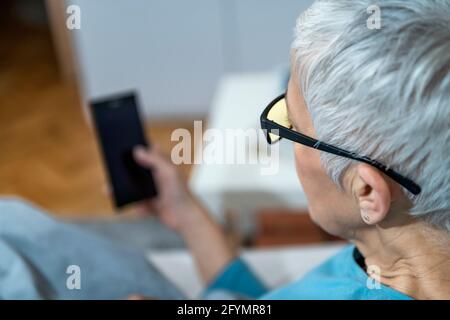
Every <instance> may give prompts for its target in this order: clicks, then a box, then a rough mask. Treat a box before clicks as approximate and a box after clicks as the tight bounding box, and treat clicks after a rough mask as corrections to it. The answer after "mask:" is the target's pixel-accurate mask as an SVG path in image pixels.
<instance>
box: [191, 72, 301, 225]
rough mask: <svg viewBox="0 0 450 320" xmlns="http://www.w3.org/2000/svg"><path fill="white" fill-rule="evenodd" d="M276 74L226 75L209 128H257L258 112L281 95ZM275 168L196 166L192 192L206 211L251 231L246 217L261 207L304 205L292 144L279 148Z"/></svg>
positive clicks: (280, 81) (279, 76)
mask: <svg viewBox="0 0 450 320" xmlns="http://www.w3.org/2000/svg"><path fill="white" fill-rule="evenodd" d="M284 77H285V73H284V72H281V71H279V70H278V71H274V72H267V73H253V74H236V75H228V76H226V77H224V78H223V79H222V81H221V82H220V83H219V86H218V89H217V92H216V95H215V99H214V102H213V105H212V110H211V113H210V116H209V120H208V127H209V128H216V129H219V130H225V129H236V128H240V129H247V128H259V127H260V123H259V116H260V114H261V112H262V110H263V108H264V107H265V106H266V105H267V104H268V103H269V102H270V101H271V100H272V99H273V98H275V97H276V96H277V95H279V94H280V93H282V92H283V90H284V87H285V85H284V84H283V82H284V80H283V78H284ZM280 155H281V156H280V163H279V165H280V169H279V172H278V173H277V174H276V175H261V168H260V166H259V165H257V164H246V165H223V164H222V165H221V164H201V165H197V166H195V167H194V171H193V175H192V179H191V181H190V184H191V188H192V190H193V192H194V193H195V194H197V195H198V196H199V197H200V199H202V200H203V202H204V203H205V205H206V206H207V207H208V208H209V210H210V212H211V213H212V214H213V215H214V216H216V217H217V218H219V220H220V219H221V218H222V217H223V214H224V213H225V212H227V210H232V211H233V212H237V213H238V214H239V215H240V216H242V218H243V225H245V224H246V223H247V226H245V227H244V229H248V228H251V220H250V221H248V220H246V219H251V218H248V217H251V214H252V213H254V212H256V211H257V210H258V209H262V208H298V209H304V208H306V206H307V202H306V198H305V195H304V192H303V190H302V188H301V186H300V183H299V181H298V178H297V175H296V172H295V165H294V157H293V147H292V143H290V142H289V141H282V142H281V143H280Z"/></svg>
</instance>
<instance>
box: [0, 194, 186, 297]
mask: <svg viewBox="0 0 450 320" xmlns="http://www.w3.org/2000/svg"><path fill="white" fill-rule="evenodd" d="M130 294H142V295H145V296H150V297H155V298H162V299H181V298H183V295H182V294H181V293H180V292H179V291H178V290H177V289H176V288H175V287H174V286H173V285H172V284H171V283H170V282H169V281H167V280H166V279H165V278H164V277H163V276H162V275H161V273H160V272H159V271H158V270H157V269H156V268H155V267H154V266H152V265H151V264H150V263H149V262H148V260H147V259H146V258H145V256H144V252H143V251H142V250H141V249H140V248H139V247H138V246H133V245H131V244H129V243H125V242H124V241H117V240H114V239H112V238H111V237H106V236H102V235H100V234H99V233H98V232H92V231H89V230H86V228H83V227H80V226H77V225H74V224H70V223H65V222H61V221H57V220H55V219H53V218H51V217H50V216H48V215H46V214H45V213H43V212H42V211H40V210H39V209H38V208H35V207H33V206H31V205H29V204H27V203H25V202H22V201H18V200H14V199H0V298H1V299H122V298H126V297H127V296H128V295H130Z"/></svg>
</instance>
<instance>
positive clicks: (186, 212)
mask: <svg viewBox="0 0 450 320" xmlns="http://www.w3.org/2000/svg"><path fill="white" fill-rule="evenodd" d="M133 153H134V158H135V160H136V162H137V163H138V164H140V165H141V166H143V167H145V168H149V169H151V170H152V173H153V178H154V179H155V184H156V188H157V191H158V196H157V197H156V198H155V199H152V200H148V201H145V202H143V203H142V204H141V206H142V209H143V210H145V211H146V212H154V213H156V214H157V215H158V217H159V218H160V219H161V221H162V222H163V223H164V224H166V225H167V226H168V227H170V228H171V229H174V230H175V231H178V232H181V231H183V230H182V228H183V226H185V224H186V222H188V221H186V220H187V219H190V218H191V216H192V215H193V214H194V213H193V212H196V211H198V208H197V207H198V205H197V201H196V200H195V199H194V197H193V196H192V194H191V193H190V191H189V189H188V186H187V184H186V182H185V180H184V179H183V177H182V176H181V174H180V172H179V171H178V169H177V168H176V167H175V165H174V164H172V163H171V162H170V160H168V159H166V157H165V156H164V155H162V154H161V152H160V151H159V150H158V148H157V147H153V148H152V149H145V148H144V147H137V148H136V149H135V150H134V152H133Z"/></svg>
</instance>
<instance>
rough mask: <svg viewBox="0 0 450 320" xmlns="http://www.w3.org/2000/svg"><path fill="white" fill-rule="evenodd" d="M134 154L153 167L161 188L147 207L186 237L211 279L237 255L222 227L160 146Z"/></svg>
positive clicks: (147, 165) (206, 275) (207, 280)
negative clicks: (159, 149)
mask: <svg viewBox="0 0 450 320" xmlns="http://www.w3.org/2000/svg"><path fill="white" fill-rule="evenodd" d="M134 156H135V158H136V161H137V162H138V163H139V164H140V165H141V166H143V167H145V168H151V169H152V171H153V176H154V179H155V183H156V186H157V188H158V196H157V198H156V199H153V200H149V201H147V202H145V203H144V204H143V205H144V209H146V210H147V211H152V210H153V211H156V213H157V215H158V216H159V218H160V219H161V221H162V222H163V223H165V224H166V225H167V226H169V227H170V228H172V229H174V230H175V231H177V232H178V233H179V234H180V235H181V236H182V237H183V238H184V240H185V241H186V244H187V246H188V247H189V249H190V251H191V253H192V255H193V256H194V258H195V260H196V262H197V265H198V268H199V271H200V274H201V276H202V278H203V280H204V281H205V282H206V283H208V282H210V281H211V280H212V279H213V278H214V277H215V276H216V275H217V273H218V272H219V271H220V270H222V269H223V268H224V266H225V265H226V264H227V263H229V262H230V261H231V260H232V259H233V257H234V252H233V251H232V250H231V249H230V247H229V246H228V244H227V241H226V239H225V236H224V234H223V233H222V230H221V228H220V226H219V225H217V223H216V222H215V221H214V220H213V219H211V217H210V216H209V214H208V213H207V212H206V211H205V210H204V209H203V207H202V206H201V205H200V204H199V203H198V201H197V200H196V199H195V198H194V197H193V196H192V194H191V193H190V192H189V189H188V187H187V185H186V182H185V181H184V179H183V178H182V177H181V175H180V173H179V172H178V170H177V168H176V167H175V166H174V165H173V164H172V163H171V162H170V161H169V160H167V159H166V158H165V157H164V156H162V155H161V153H160V152H159V151H158V150H157V149H155V148H152V149H151V150H146V149H144V148H142V147H139V148H137V149H136V150H135V151H134Z"/></svg>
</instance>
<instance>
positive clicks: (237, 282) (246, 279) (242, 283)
mask: <svg viewBox="0 0 450 320" xmlns="http://www.w3.org/2000/svg"><path fill="white" fill-rule="evenodd" d="M361 258H362V257H361V255H360V254H359V251H358V250H357V249H356V248H355V246H353V245H350V246H347V247H346V248H344V249H343V250H342V251H340V252H339V253H337V254H336V255H334V256H333V257H331V258H330V259H328V260H327V261H325V262H324V263H323V264H321V265H320V266H318V267H317V268H315V269H313V270H312V271H310V272H309V273H307V274H306V275H305V276H304V277H303V278H301V279H299V280H297V281H295V282H293V283H291V284H288V285H286V286H284V287H281V288H279V289H276V290H274V291H268V289H267V288H266V287H265V285H264V284H263V283H262V282H261V280H260V279H258V277H257V276H256V275H255V274H254V273H253V272H252V271H251V269H250V268H249V266H248V265H247V264H246V263H245V262H244V261H243V260H242V259H236V260H234V261H233V262H231V263H230V264H229V265H228V266H227V267H226V268H225V269H224V270H223V272H222V273H221V274H220V275H219V276H218V277H217V278H216V279H215V280H214V281H213V282H212V283H211V284H210V285H209V286H208V288H207V290H206V293H207V294H208V293H211V292H214V291H222V292H228V293H230V294H234V295H236V296H241V297H246V298H253V299H274V300H278V299H299V300H311V299H318V300H359V299H367V300H370V299H381V300H409V299H411V297H409V296H407V295H405V294H403V293H401V292H399V291H396V290H394V289H392V288H390V287H388V286H385V285H383V284H380V285H379V286H375V285H373V284H374V280H373V279H371V278H369V277H368V276H367V274H366V272H365V271H364V270H363V268H362V267H361V266H360V263H361ZM368 284H369V285H368ZM371 284H372V285H371ZM370 288H372V289H370Z"/></svg>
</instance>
